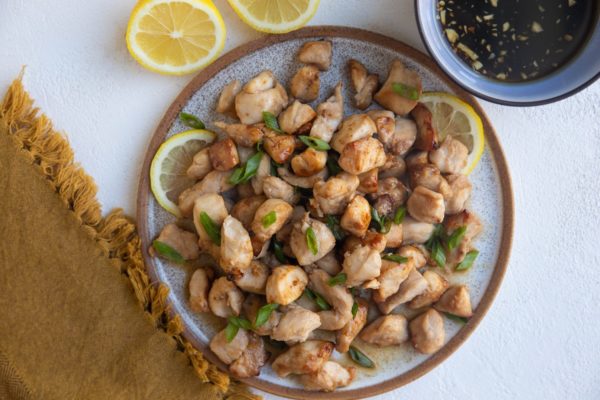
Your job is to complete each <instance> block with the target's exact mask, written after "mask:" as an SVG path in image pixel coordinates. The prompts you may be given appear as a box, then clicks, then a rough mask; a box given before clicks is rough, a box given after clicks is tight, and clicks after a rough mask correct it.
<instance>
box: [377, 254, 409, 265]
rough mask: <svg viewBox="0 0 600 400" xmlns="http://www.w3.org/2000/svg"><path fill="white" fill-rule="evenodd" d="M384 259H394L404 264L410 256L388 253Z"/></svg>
mask: <svg viewBox="0 0 600 400" xmlns="http://www.w3.org/2000/svg"><path fill="white" fill-rule="evenodd" d="M381 259H382V260H387V261H393V262H395V263H398V264H402V263H405V262H407V261H408V258H406V257H402V256H399V255H398V254H392V253H388V254H385V255H384V256H383V257H381Z"/></svg>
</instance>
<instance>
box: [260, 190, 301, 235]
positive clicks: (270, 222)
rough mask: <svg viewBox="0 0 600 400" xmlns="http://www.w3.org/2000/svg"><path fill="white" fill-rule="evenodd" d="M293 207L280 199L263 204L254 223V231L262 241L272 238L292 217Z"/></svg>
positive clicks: (269, 200)
mask: <svg viewBox="0 0 600 400" xmlns="http://www.w3.org/2000/svg"><path fill="white" fill-rule="evenodd" d="M293 209H294V208H293V207H292V206H291V205H289V204H288V203H286V202H285V201H283V200H280V199H268V200H266V201H265V202H264V203H262V204H261V205H260V206H259V207H258V209H257V210H256V213H255V214H254V220H253V221H252V231H253V232H254V234H255V235H256V237H257V238H258V239H260V240H262V241H266V240H268V239H270V238H271V236H273V235H274V234H275V233H276V232H277V231H278V230H280V229H281V227H282V226H283V225H285V223H286V222H287V221H288V219H289V218H290V216H291V215H292V211H293Z"/></svg>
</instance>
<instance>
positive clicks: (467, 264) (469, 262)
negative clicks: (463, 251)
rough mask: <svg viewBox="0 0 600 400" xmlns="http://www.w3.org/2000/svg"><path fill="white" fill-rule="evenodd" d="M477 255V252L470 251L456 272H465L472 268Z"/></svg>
mask: <svg viewBox="0 0 600 400" xmlns="http://www.w3.org/2000/svg"><path fill="white" fill-rule="evenodd" d="M478 255H479V251H477V250H471V251H470V252H468V253H467V255H466V256H465V258H464V259H463V260H462V261H461V262H460V264H458V265H457V266H456V268H455V270H456V271H466V270H468V269H469V268H471V267H472V266H473V263H474V262H475V259H476V258H477V256H478Z"/></svg>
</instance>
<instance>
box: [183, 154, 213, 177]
mask: <svg viewBox="0 0 600 400" xmlns="http://www.w3.org/2000/svg"><path fill="white" fill-rule="evenodd" d="M212 169H213V167H212V164H211V162H210V156H209V155H208V147H205V148H203V149H202V150H200V151H199V152H197V153H196V154H194V157H193V158H192V164H191V165H190V166H189V167H188V169H187V171H186V172H185V174H186V175H187V176H188V177H190V178H193V179H202V178H204V177H205V176H206V174H208V173H209V172H210V171H212Z"/></svg>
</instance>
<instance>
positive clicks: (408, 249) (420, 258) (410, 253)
mask: <svg viewBox="0 0 600 400" xmlns="http://www.w3.org/2000/svg"><path fill="white" fill-rule="evenodd" d="M398 254H399V255H401V256H402V257H406V258H410V259H412V260H413V262H414V265H415V268H416V269H420V268H423V267H424V266H425V265H426V264H427V257H426V256H425V254H423V251H421V249H419V248H418V247H416V246H402V247H401V248H400V250H398Z"/></svg>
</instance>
